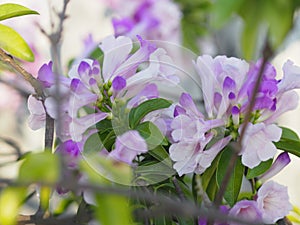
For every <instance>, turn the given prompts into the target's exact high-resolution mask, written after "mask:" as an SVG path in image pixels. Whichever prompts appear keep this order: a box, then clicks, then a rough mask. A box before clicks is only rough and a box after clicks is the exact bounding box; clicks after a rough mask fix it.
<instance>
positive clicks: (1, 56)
mask: <svg viewBox="0 0 300 225" xmlns="http://www.w3.org/2000/svg"><path fill="white" fill-rule="evenodd" d="M0 61H2V62H4V63H5V64H7V65H9V66H11V67H12V68H13V69H14V70H15V71H16V72H18V73H19V74H20V75H21V76H22V77H24V79H25V80H26V81H27V82H28V83H29V84H30V85H31V86H32V87H33V88H34V91H35V93H36V95H37V97H38V98H41V99H44V98H45V96H44V91H43V88H42V86H41V84H40V82H39V81H38V80H37V79H36V78H35V77H34V76H32V75H31V74H30V73H28V72H27V71H26V70H25V69H24V68H23V67H21V66H20V65H19V64H18V63H17V62H16V61H15V60H14V59H13V58H12V57H11V56H10V55H8V54H7V53H6V52H5V51H4V50H3V49H1V48H0Z"/></svg>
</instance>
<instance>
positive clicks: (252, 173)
mask: <svg viewBox="0 0 300 225" xmlns="http://www.w3.org/2000/svg"><path fill="white" fill-rule="evenodd" d="M272 162H273V159H269V160H267V161H264V162H261V163H260V164H259V165H258V166H256V167H254V168H253V169H250V168H249V169H248V171H247V175H246V177H247V179H253V178H255V177H258V176H259V175H262V174H263V173H264V172H266V171H267V170H268V169H269V168H270V167H271V166H272Z"/></svg>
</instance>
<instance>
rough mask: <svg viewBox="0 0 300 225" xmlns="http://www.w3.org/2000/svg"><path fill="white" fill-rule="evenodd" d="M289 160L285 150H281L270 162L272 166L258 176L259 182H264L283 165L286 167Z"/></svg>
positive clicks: (281, 168)
mask: <svg viewBox="0 0 300 225" xmlns="http://www.w3.org/2000/svg"><path fill="white" fill-rule="evenodd" d="M290 162H291V159H290V156H289V154H288V153H287V152H282V153H281V154H280V155H279V156H278V157H277V158H276V160H275V162H274V163H273V164H272V166H271V167H270V168H269V169H268V170H267V171H266V172H265V173H264V174H262V175H261V176H259V177H258V178H259V180H260V181H261V182H265V181H267V180H268V179H270V178H272V177H274V176H275V175H276V174H278V173H279V172H280V171H281V170H283V168H284V167H286V166H287V165H288V164H289V163H290Z"/></svg>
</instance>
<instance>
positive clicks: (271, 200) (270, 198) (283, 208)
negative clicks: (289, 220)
mask: <svg viewBox="0 0 300 225" xmlns="http://www.w3.org/2000/svg"><path fill="white" fill-rule="evenodd" d="M256 201H257V203H258V208H259V209H260V210H261V211H262V216H263V222H264V223H266V224H274V223H275V222H276V221H277V220H279V219H281V218H283V217H285V216H286V215H287V214H288V213H289V212H290V210H292V205H291V203H290V202H289V196H288V192H287V187H285V186H283V185H280V184H278V183H275V182H274V181H268V182H267V183H264V184H263V185H262V186H261V187H260V189H259V190H258V192H257V200H256Z"/></svg>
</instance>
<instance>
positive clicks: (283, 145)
mask: <svg viewBox="0 0 300 225" xmlns="http://www.w3.org/2000/svg"><path fill="white" fill-rule="evenodd" d="M281 129H282V135H281V138H280V140H279V141H278V142H275V143H274V144H275V146H276V147H277V148H278V149H281V150H284V151H286V152H289V153H292V154H294V155H295V156H298V157H300V139H299V137H298V135H297V134H296V133H295V132H294V131H292V130H290V129H288V128H285V127H281Z"/></svg>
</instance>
